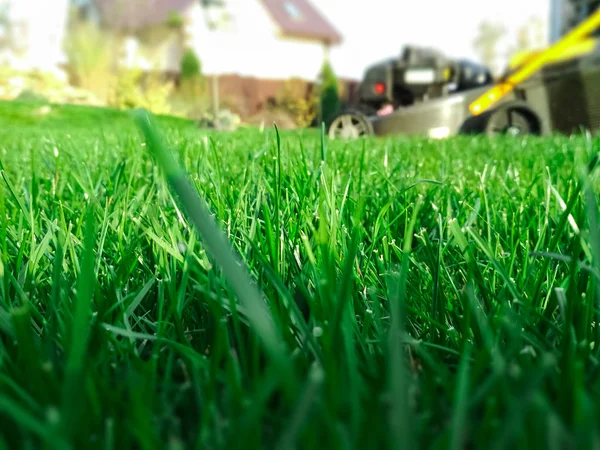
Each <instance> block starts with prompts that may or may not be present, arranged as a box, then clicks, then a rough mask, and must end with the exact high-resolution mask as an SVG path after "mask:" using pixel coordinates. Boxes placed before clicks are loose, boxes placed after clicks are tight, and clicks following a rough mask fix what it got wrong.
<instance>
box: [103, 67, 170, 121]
mask: <svg viewBox="0 0 600 450" xmlns="http://www.w3.org/2000/svg"><path fill="white" fill-rule="evenodd" d="M117 80H118V81H117V83H116V85H115V87H114V90H113V92H112V96H111V98H110V106H113V107H115V108H119V109H131V108H146V109H148V110H149V111H152V112H153V113H155V114H170V113H172V106H171V104H170V101H169V100H170V98H171V95H172V92H173V83H171V82H168V81H164V80H163V79H161V77H160V76H159V75H155V74H152V73H149V74H146V75H144V73H143V72H142V71H141V70H139V69H122V70H121V71H120V73H119V76H118V77H117Z"/></svg>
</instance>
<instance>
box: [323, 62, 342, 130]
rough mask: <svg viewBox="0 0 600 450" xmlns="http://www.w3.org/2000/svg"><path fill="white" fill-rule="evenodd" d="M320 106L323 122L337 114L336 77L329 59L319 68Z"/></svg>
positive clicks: (338, 99) (338, 100)
mask: <svg viewBox="0 0 600 450" xmlns="http://www.w3.org/2000/svg"><path fill="white" fill-rule="evenodd" d="M320 106H321V107H320V112H321V120H322V121H323V122H325V123H327V122H328V121H330V120H331V119H332V118H333V116H334V115H335V114H337V112H338V110H339V106H340V97H339V86H338V79H337V76H336V74H335V72H334V71H333V67H332V66H331V64H330V63H329V61H325V62H324V63H323V67H322V69H321V91H320Z"/></svg>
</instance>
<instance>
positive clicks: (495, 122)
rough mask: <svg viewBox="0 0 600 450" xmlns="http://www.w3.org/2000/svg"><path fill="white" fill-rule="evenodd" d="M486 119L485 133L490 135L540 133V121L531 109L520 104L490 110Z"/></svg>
mask: <svg viewBox="0 0 600 450" xmlns="http://www.w3.org/2000/svg"><path fill="white" fill-rule="evenodd" d="M486 119H487V120H486V121H485V133H486V134H487V135H488V136H495V135H510V136H523V135H528V134H539V132H540V130H539V129H540V125H539V124H540V121H539V118H538V116H537V115H536V114H535V113H534V112H533V111H531V110H530V109H525V108H523V107H520V106H512V105H506V106H501V107H499V108H497V109H495V110H493V111H491V112H490V114H489V116H488V117H487V118H486Z"/></svg>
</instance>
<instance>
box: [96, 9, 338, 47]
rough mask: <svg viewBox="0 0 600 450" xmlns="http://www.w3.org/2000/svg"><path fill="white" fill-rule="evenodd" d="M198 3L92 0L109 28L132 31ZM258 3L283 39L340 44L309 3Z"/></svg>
mask: <svg viewBox="0 0 600 450" xmlns="http://www.w3.org/2000/svg"><path fill="white" fill-rule="evenodd" d="M198 1H199V0H93V3H94V5H95V6H96V8H97V10H98V12H99V13H100V16H101V18H102V20H103V22H104V23H105V24H106V25H108V26H110V27H111V28H116V29H122V30H129V31H136V30H140V29H143V28H145V27H149V26H153V25H160V24H163V23H165V22H166V21H167V20H168V19H169V17H170V15H171V14H172V13H183V12H185V11H186V10H187V9H188V8H189V7H191V6H192V5H194V3H196V2H198ZM244 1H262V4H263V6H264V7H265V9H266V10H267V12H268V13H269V14H270V15H271V17H272V18H273V20H274V21H275V23H276V24H277V25H279V27H281V30H282V31H283V33H284V34H285V35H287V36H293V37H300V38H305V39H313V40H319V41H323V42H326V43H328V44H339V43H340V42H341V40H342V38H341V36H340V34H339V33H338V32H337V30H336V29H335V28H334V27H333V26H332V25H331V24H330V23H329V22H328V21H327V19H325V17H323V14H321V13H320V12H319V11H318V10H317V9H316V8H315V7H314V6H313V5H311V4H310V2H309V0H244Z"/></svg>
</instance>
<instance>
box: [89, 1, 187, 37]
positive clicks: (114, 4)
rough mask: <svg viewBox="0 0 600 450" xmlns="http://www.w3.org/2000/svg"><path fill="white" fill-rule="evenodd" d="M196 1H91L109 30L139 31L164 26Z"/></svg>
mask: <svg viewBox="0 0 600 450" xmlns="http://www.w3.org/2000/svg"><path fill="white" fill-rule="evenodd" d="M197 1H198V0H93V3H94V5H95V6H96V8H97V9H98V11H99V13H100V15H101V17H102V20H103V21H104V23H106V24H107V25H109V26H110V27H111V28H116V29H124V30H130V31H135V30H140V29H142V28H145V27H149V26H153V25H161V24H164V23H165V22H166V21H167V20H168V19H169V18H170V16H171V14H173V13H182V12H184V11H185V10H186V9H188V8H189V7H190V6H192V5H193V4H194V3H196V2H197Z"/></svg>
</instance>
